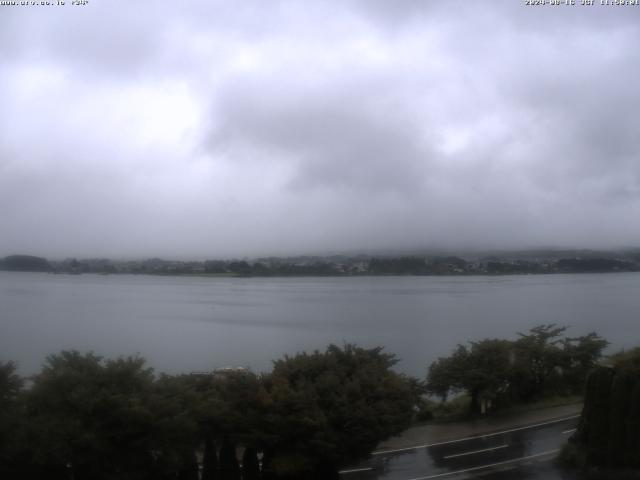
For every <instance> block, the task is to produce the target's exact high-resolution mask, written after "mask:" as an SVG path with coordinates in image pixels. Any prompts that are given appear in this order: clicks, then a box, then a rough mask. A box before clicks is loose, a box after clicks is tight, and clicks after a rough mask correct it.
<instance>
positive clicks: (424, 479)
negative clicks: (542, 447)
mask: <svg viewBox="0 0 640 480" xmlns="http://www.w3.org/2000/svg"><path fill="white" fill-rule="evenodd" d="M559 451H560V449H556V450H549V451H547V452H542V453H536V454H535V455H528V456H526V457H520V458H514V459H513V460H505V461H503V462H496V463H490V464H488V465H481V466H479V467H473V468H467V469H465V470H456V471H454V472H445V473H438V474H437V475H429V476H426V477H415V478H411V479H410V480H429V479H431V478H440V477H446V476H449V475H458V474H460V473H467V472H474V471H476V470H482V469H485V468H491V467H497V466H500V465H508V464H510V463H517V462H522V461H524V460H529V459H532V458H537V457H544V456H547V455H552V454H555V453H558V452H559Z"/></svg>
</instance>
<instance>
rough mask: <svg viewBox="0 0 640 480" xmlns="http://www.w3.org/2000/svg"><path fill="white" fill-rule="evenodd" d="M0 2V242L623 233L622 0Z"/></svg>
mask: <svg viewBox="0 0 640 480" xmlns="http://www.w3.org/2000/svg"><path fill="white" fill-rule="evenodd" d="M5 10H6V12H5ZM1 13H2V16H0V52H1V53H2V57H1V59H0V73H1V75H0V104H2V105H3V109H2V111H0V120H1V121H2V123H3V129H1V130H0V206H1V207H2V211H3V212H4V213H3V228H4V230H5V231H4V232H3V235H2V237H0V256H2V255H3V254H9V253H14V252H15V251H16V250H19V249H21V248H27V247H28V249H29V250H30V251H31V252H33V253H42V254H45V255H47V254H55V255H83V254H86V255H100V254H103V253H104V254H110V255H116V256H117V255H118V254H119V252H121V254H122V255H146V254H149V255H154V254H164V255H171V254H172V253H175V252H179V253H180V254H182V255H185V252H188V253H190V254H192V255H194V256H199V255H201V256H209V255H215V254H216V253H220V254H225V255H245V254H246V255H251V254H252V253H253V252H256V253H260V254H268V253H271V252H277V253H285V254H286V253H288V252H295V253H304V252H308V251H320V250H322V251H326V250H328V249H333V250H340V249H352V250H353V249H356V250H357V249H359V248H375V247H377V246H385V247H396V246H397V247H402V246H429V245H440V246H447V245H462V244H463V243H464V244H466V245H467V246H472V245H477V246H483V245H495V246H522V245H526V246H532V245H536V244H538V245H539V244H544V245H550V244H562V245H567V244H574V245H580V246H592V245H593V244H598V245H607V244H608V245H615V244H620V243H627V244H632V243H637V242H638V235H639V233H640V232H639V231H638V228H636V227H634V225H635V219H636V218H637V215H638V213H640V197H638V194H639V193H640V166H639V165H640V163H639V162H638V161H637V158H638V155H639V154H640V140H638V139H639V138H640V135H638V134H639V133H640V131H638V126H637V122H636V121H635V118H634V117H635V114H636V112H637V110H638V105H639V103H640V101H639V100H640V98H638V94H637V93H636V91H635V90H634V84H633V82H634V79H635V78H637V76H638V65H640V62H639V61H638V60H640V58H638V55H639V54H638V52H637V51H636V49H634V48H633V44H634V41H635V39H636V38H637V35H638V28H639V27H638V24H637V21H636V20H637V19H636V15H637V13H636V9H633V8H626V9H625V8H623V7H619V8H614V7H610V8H607V7H599V6H596V7H593V8H591V7H584V8H583V7H579V6H576V7H558V8H556V9H554V8H551V7H549V8H537V9H532V8H529V9H528V8H525V7H524V6H523V5H522V4H521V2H512V1H479V2H467V1H465V2H462V1H460V2H423V1H409V0H407V1H402V2H386V1H377V0H375V1H366V2H365V1H360V0H353V1H348V2H340V3H339V4H337V3H335V2H334V3H329V2H323V1H317V2H305V3H304V4H301V3H297V2H286V1H281V2H270V3H269V5H266V4H265V3H264V2H260V1H250V2H242V4H241V5H230V4H229V3H228V2H226V3H225V2H198V1H194V2H188V3H186V4H184V5H181V6H179V7H178V6H177V5H175V4H171V3H166V2H165V3H157V2H155V3H151V2H136V3H134V4H132V3H131V2H124V1H113V2H106V1H105V2H98V1H96V2H92V4H91V5H90V6H88V7H84V8H78V9H76V10H71V9H54V8H52V9H49V10H46V11H45V10H38V9H34V8H26V7H25V8H15V9H12V10H8V7H7V8H5V9H4V10H3V11H2V12H1Z"/></svg>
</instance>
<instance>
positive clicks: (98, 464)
mask: <svg viewBox="0 0 640 480" xmlns="http://www.w3.org/2000/svg"><path fill="white" fill-rule="evenodd" d="M172 387H173V385H171V382H168V381H167V382H159V383H155V382H154V376H153V372H152V370H151V369H149V368H147V367H146V366H145V361H144V359H142V358H139V357H129V358H119V359H116V360H108V361H103V360H102V358H101V357H98V356H96V355H93V354H91V353H89V354H84V355H83V354H80V353H78V352H75V351H72V352H62V353H60V354H59V355H52V356H50V357H48V358H47V363H46V365H45V366H44V368H43V369H42V372H41V373H40V374H39V375H37V376H36V377H35V379H34V382H33V386H32V388H31V389H30V391H29V392H28V394H27V396H26V410H27V414H28V417H29V424H30V425H29V427H30V428H29V434H30V437H31V440H32V442H31V443H32V445H31V458H30V461H29V465H30V469H31V472H30V475H32V477H33V478H45V477H46V478H49V479H55V478H68V477H70V476H72V477H73V478H75V479H76V480H84V479H91V480H96V479H97V480H99V479H114V478H127V479H147V478H160V479H161V478H167V477H176V476H179V477H181V478H193V474H192V473H189V472H193V462H194V457H193V451H194V438H195V435H194V434H195V429H194V424H193V422H191V421H190V420H189V418H188V417H185V415H184V414H183V412H184V410H183V409H182V407H183V406H184V392H180V395H176V392H175V390H173V391H172Z"/></svg>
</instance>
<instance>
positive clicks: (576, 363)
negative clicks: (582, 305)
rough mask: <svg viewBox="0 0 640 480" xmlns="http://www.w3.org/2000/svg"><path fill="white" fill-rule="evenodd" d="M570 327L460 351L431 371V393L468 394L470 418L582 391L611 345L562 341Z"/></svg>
mask: <svg viewBox="0 0 640 480" xmlns="http://www.w3.org/2000/svg"><path fill="white" fill-rule="evenodd" d="M565 331H566V327H557V326H556V325H554V324H550V325H539V326H536V327H534V328H532V329H531V330H529V331H528V332H527V333H520V334H518V335H519V338H518V339H517V340H500V339H485V340H481V341H478V342H470V343H469V346H465V345H458V347H457V348H456V349H455V350H454V352H453V353H452V354H451V355H450V356H448V357H441V358H439V359H438V360H437V361H435V362H433V363H432V364H431V365H430V367H429V373H428V375H427V389H428V391H429V392H430V393H431V394H432V395H436V396H439V397H441V398H442V399H443V400H444V399H446V397H447V396H448V395H449V394H456V393H461V392H464V393H467V394H468V395H469V397H470V399H471V403H470V413H471V414H478V413H484V412H485V411H486V410H487V409H488V408H489V407H491V406H493V407H496V408H497V407H500V406H501V405H505V404H509V403H512V402H528V401H532V400H535V399H537V398H540V397H542V396H545V395H555V394H560V395H566V394H576V393H580V392H581V391H582V387H583V385H584V382H585V379H586V376H587V374H588V372H589V371H590V370H591V369H592V368H593V367H594V366H595V365H596V362H597V361H598V359H599V358H600V357H601V356H602V351H603V350H604V348H605V347H606V346H607V345H608V342H607V341H606V340H604V339H602V338H601V337H599V336H598V335H597V334H595V333H593V332H592V333H589V334H588V335H584V336H582V337H576V338H569V337H563V334H564V332H565Z"/></svg>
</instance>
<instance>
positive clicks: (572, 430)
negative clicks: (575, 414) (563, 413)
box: [562, 428, 577, 435]
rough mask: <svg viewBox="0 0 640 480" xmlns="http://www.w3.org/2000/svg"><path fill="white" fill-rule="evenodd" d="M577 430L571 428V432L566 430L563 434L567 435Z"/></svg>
mask: <svg viewBox="0 0 640 480" xmlns="http://www.w3.org/2000/svg"><path fill="white" fill-rule="evenodd" d="M576 430H577V428H570V429H569V430H565V431H564V432H562V434H563V435H564V434H567V433H573V432H575V431H576Z"/></svg>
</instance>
